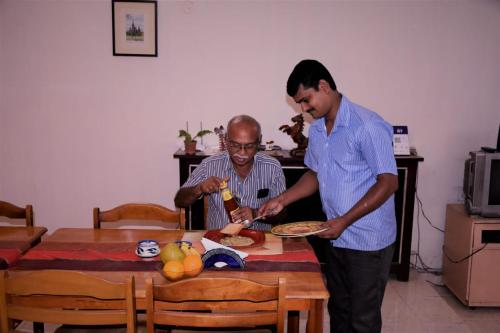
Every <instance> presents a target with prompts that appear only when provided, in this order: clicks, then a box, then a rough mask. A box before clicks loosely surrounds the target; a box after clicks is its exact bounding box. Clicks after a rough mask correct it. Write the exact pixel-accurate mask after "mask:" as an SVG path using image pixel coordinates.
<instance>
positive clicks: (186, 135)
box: [179, 130, 193, 141]
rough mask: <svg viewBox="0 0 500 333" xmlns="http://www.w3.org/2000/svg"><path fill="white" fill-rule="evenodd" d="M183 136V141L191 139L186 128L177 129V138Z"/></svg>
mask: <svg viewBox="0 0 500 333" xmlns="http://www.w3.org/2000/svg"><path fill="white" fill-rule="evenodd" d="M182 137H184V141H192V140H193V139H192V138H191V134H189V133H188V132H187V131H186V130H179V138H182Z"/></svg>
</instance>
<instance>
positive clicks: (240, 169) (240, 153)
mask: <svg viewBox="0 0 500 333" xmlns="http://www.w3.org/2000/svg"><path fill="white" fill-rule="evenodd" d="M261 138H262V135H261V129H260V124H259V123H258V122H257V121H256V120H255V119H254V118H252V117H250V116H247V115H240V116H236V117H234V118H232V119H231V120H230V121H229V123H228V125H227V134H226V147H227V151H224V152H220V153H218V154H216V155H213V156H210V157H208V158H206V159H204V160H203V161H202V162H201V164H200V165H199V166H198V167H197V168H196V169H195V170H194V172H193V173H192V174H191V175H190V176H189V178H188V180H187V181H186V182H185V183H184V185H182V187H181V188H180V189H179V191H178V192H177V194H176V196H175V205H176V206H177V207H188V206H190V205H191V204H193V203H194V202H195V201H196V200H197V199H200V198H202V197H203V196H204V195H208V216H207V222H206V227H207V228H208V229H221V228H223V227H224V226H225V225H226V224H228V223H230V220H229V217H228V216H227V213H226V211H225V210H224V203H223V200H222V196H221V193H220V191H219V189H220V183H221V182H222V181H223V180H227V185H228V187H229V189H230V190H231V192H232V194H233V196H234V197H235V198H236V200H237V201H238V202H239V205H240V210H239V211H238V212H237V213H236V214H235V220H239V221H245V220H248V221H250V222H252V221H253V219H254V218H255V217H257V210H258V208H259V207H260V206H261V205H262V204H263V203H264V202H266V201H268V200H269V199H271V198H273V197H275V196H277V195H279V194H281V193H282V192H284V191H285V189H286V185H285V175H284V174H283V169H282V168H281V165H280V163H279V162H278V160H276V159H275V158H274V157H271V156H268V155H266V154H265V153H259V152H257V150H258V148H259V145H260V142H261ZM283 216H284V214H278V215H277V216H273V217H270V218H267V219H266V220H265V223H264V222H261V221H256V222H254V223H253V225H251V228H252V229H257V230H270V229H271V224H272V223H275V222H278V221H280V220H282V218H283Z"/></svg>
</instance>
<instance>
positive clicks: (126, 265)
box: [11, 241, 320, 272]
mask: <svg viewBox="0 0 500 333" xmlns="http://www.w3.org/2000/svg"><path fill="white" fill-rule="evenodd" d="M160 245H164V244H160ZM135 247H136V243H65V242H46V243H43V242H42V243H41V244H39V245H37V246H36V247H34V248H32V249H31V250H30V251H28V252H27V253H26V254H25V255H24V256H22V257H21V259H19V260H18V261H17V262H16V263H15V264H14V265H13V266H11V269H18V270H22V269H29V270H33V269H73V270H92V271H114V270H125V271H151V270H159V269H161V267H162V262H161V261H160V258H159V257H158V256H157V257H154V258H148V259H143V258H140V257H138V256H137V255H135ZM245 261H246V265H245V268H244V270H247V271H299V272H316V271H320V266H319V263H318V260H317V258H316V256H315V255H314V251H313V250H312V248H311V247H310V246H309V244H307V243H306V242H299V241H291V242H285V243H284V244H283V254H276V255H250V256H248V257H247V258H246V259H245ZM213 269H216V268H213ZM225 269H230V268H222V269H221V270H225Z"/></svg>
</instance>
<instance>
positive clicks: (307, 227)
mask: <svg viewBox="0 0 500 333" xmlns="http://www.w3.org/2000/svg"><path fill="white" fill-rule="evenodd" d="M322 224H323V222H321V221H302V222H292V223H286V224H281V225H277V226H275V227H274V228H272V229H271V233H273V234H274V235H276V236H281V237H304V236H310V235H314V234H317V233H320V232H322V231H325V230H327V228H322V227H321V225H322Z"/></svg>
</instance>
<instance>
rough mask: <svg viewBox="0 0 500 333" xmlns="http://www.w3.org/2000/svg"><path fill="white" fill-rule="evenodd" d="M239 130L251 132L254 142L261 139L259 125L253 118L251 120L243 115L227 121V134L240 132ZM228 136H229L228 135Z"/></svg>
mask: <svg viewBox="0 0 500 333" xmlns="http://www.w3.org/2000/svg"><path fill="white" fill-rule="evenodd" d="M240 130H245V131H251V132H253V133H252V134H254V135H255V141H259V142H260V138H261V129H260V124H259V122H258V121H257V120H255V119H254V118H252V117H250V116H248V115H245V114H243V115H239V116H235V117H233V118H231V120H229V122H228V123H227V132H228V134H229V133H231V132H234V131H240ZM229 136H231V135H229Z"/></svg>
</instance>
